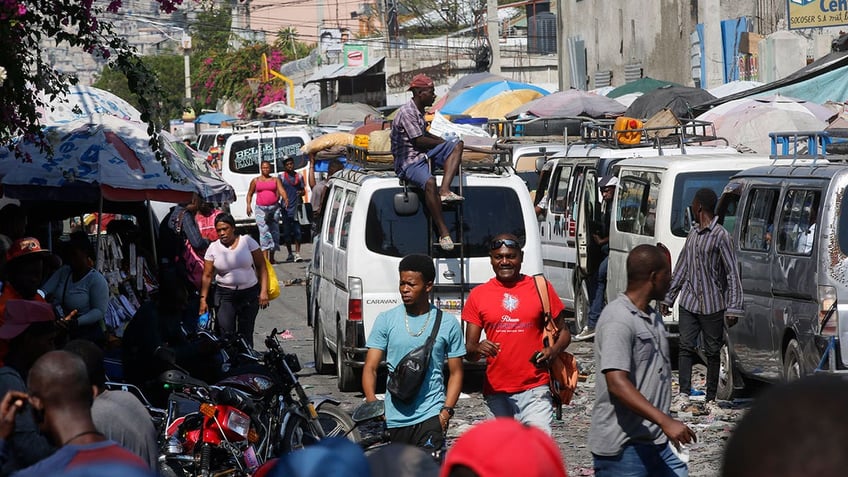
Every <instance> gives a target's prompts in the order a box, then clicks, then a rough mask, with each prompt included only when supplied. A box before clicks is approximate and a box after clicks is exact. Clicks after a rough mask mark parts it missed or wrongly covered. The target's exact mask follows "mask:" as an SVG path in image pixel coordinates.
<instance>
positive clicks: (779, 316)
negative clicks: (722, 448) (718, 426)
mask: <svg viewBox="0 0 848 477" xmlns="http://www.w3.org/2000/svg"><path fill="white" fill-rule="evenodd" d="M844 160H845V159H844V158H843V161H844ZM846 186H848V168H846V167H845V164H844V162H841V163H837V162H831V161H828V160H826V159H820V160H817V161H815V162H813V161H807V162H806V163H804V162H800V161H798V162H795V163H794V164H788V165H787V164H782V165H770V166H763V167H757V168H753V169H748V170H745V171H743V172H740V173H739V174H737V175H735V176H734V177H733V178H732V179H731V180H730V182H729V183H728V185H727V187H725V189H724V193H723V194H722V196H721V198H720V199H719V205H718V212H719V220H721V221H723V224H724V226H725V228H727V229H728V231H730V232H731V234H732V235H733V238H734V241H735V244H736V254H737V257H738V260H739V270H740V276H741V279H742V289H743V292H744V304H745V316H744V318H741V319H740V320H739V323H738V324H737V325H736V326H734V327H732V328H730V329H729V330H727V347H726V349H725V350H723V355H722V359H723V361H726V362H727V363H728V364H729V365H730V366H731V369H733V370H734V371H735V372H734V373H728V374H727V376H726V379H724V380H722V381H721V382H720V383H719V386H720V389H719V392H722V389H721V387H722V386H723V387H724V388H725V389H724V393H725V395H726V396H730V395H731V394H732V393H733V390H734V388H735V389H739V388H741V387H743V386H744V383H743V382H742V381H741V379H740V378H742V379H744V378H753V379H757V380H763V381H769V382H777V381H783V380H787V381H788V380H794V379H798V378H799V377H801V376H806V375H808V374H811V373H814V372H838V371H840V370H844V369H845V366H846V365H848V349H846V345H848V306H847V305H848V209H846V206H848V196H847V195H846V194H845V189H846ZM840 338H842V339H840ZM826 351H827V353H826Z"/></svg>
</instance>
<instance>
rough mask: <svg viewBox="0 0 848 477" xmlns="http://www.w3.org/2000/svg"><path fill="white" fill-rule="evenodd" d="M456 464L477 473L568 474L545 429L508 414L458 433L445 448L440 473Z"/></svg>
mask: <svg viewBox="0 0 848 477" xmlns="http://www.w3.org/2000/svg"><path fill="white" fill-rule="evenodd" d="M492 449H509V452H492ZM516 456H521V458H516ZM458 465H462V466H465V467H468V468H469V469H471V470H472V471H474V473H476V474H477V475H478V476H479V477H512V476H515V475H520V476H522V477H568V473H567V472H566V470H565V462H564V459H563V458H562V455H561V454H560V452H559V448H558V447H557V445H556V443H555V442H554V441H553V439H551V437H550V436H549V435H547V434H546V433H545V431H543V430H541V429H538V428H535V427H532V426H528V425H526V424H522V423H520V422H518V421H516V420H515V419H512V418H509V417H499V418H496V419H491V420H488V421H485V422H483V423H481V424H478V425H476V426H474V427H472V428H471V429H470V430H469V431H468V432H466V433H465V434H463V435H461V436H459V439H457V441H456V443H455V444H454V445H453V447H451V448H450V450H448V454H447V458H446V459H445V464H444V465H443V466H442V472H441V474H440V477H447V476H448V475H449V474H450V472H451V470H452V469H453V467H455V466H458Z"/></svg>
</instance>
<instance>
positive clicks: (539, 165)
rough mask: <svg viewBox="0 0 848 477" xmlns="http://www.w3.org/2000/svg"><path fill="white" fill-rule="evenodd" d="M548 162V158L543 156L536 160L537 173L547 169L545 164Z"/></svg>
mask: <svg viewBox="0 0 848 477" xmlns="http://www.w3.org/2000/svg"><path fill="white" fill-rule="evenodd" d="M546 162H548V156H546V155H543V156H540V157H537V158H536V172H542V168H543V167H545V163H546Z"/></svg>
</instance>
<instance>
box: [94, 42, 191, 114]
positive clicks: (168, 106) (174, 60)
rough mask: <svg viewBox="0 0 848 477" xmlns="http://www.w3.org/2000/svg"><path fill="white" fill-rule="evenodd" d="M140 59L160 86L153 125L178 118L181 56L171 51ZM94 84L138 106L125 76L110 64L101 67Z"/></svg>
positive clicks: (182, 85) (182, 88)
mask: <svg viewBox="0 0 848 477" xmlns="http://www.w3.org/2000/svg"><path fill="white" fill-rule="evenodd" d="M142 62H143V63H144V65H145V66H146V67H147V68H149V69H150V70H151V71H152V72H153V75H154V76H155V78H156V81H157V82H158V85H159V88H160V89H161V96H160V97H159V104H158V106H159V107H158V108H157V111H156V115H157V117H156V118H154V119H155V120H156V122H157V124H167V123H168V120H170V119H173V118H179V117H181V116H182V111H183V106H184V105H183V99H184V98H183V97H184V95H185V79H184V78H185V70H184V68H185V66H184V63H183V57H182V56H180V55H172V54H165V55H155V56H146V57H143V58H142ZM94 86H95V87H97V88H101V89H105V90H106V91H110V92H112V93H114V94H116V95H117V96H119V97H121V98H123V99H125V100H127V101H128V102H129V103H130V104H132V105H133V106H135V107H138V101H137V100H136V98H134V96H133V94H132V92H131V91H130V88H129V84H128V82H127V77H126V75H124V74H123V73H122V72H120V71H117V70H115V69H113V68H110V67H106V68H104V69H103V71H102V72H101V74H100V77H99V78H98V79H97V81H96V82H95V83H94Z"/></svg>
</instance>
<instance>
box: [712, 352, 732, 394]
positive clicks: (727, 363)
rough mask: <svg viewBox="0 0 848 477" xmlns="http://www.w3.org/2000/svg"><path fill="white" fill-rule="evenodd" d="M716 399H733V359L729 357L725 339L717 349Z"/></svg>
mask: <svg viewBox="0 0 848 477" xmlns="http://www.w3.org/2000/svg"><path fill="white" fill-rule="evenodd" d="M716 399H721V400H722V401H730V400H732V399H733V359H732V358H731V357H730V346H727V339H725V340H724V344H723V345H721V349H720V350H719V369H718V390H717V391H716Z"/></svg>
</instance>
